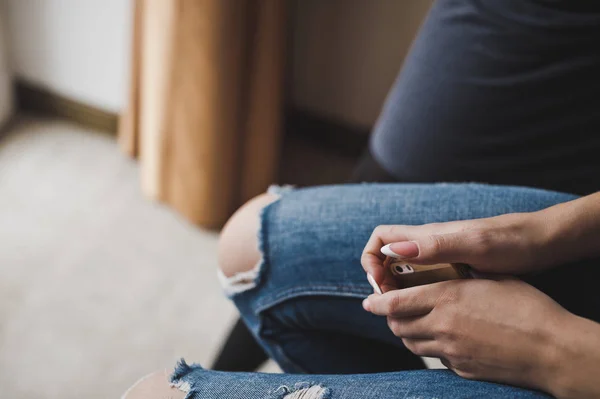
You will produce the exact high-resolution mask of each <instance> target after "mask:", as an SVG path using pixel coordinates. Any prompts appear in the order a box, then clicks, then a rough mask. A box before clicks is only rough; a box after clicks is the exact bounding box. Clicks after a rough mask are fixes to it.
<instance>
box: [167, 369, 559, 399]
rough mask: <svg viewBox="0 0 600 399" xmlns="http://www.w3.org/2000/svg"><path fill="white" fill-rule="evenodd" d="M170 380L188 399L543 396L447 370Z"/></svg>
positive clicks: (190, 372) (178, 372)
mask: <svg viewBox="0 0 600 399" xmlns="http://www.w3.org/2000/svg"><path fill="white" fill-rule="evenodd" d="M171 381H172V383H173V384H174V385H176V386H179V387H180V388H182V389H183V390H185V391H187V392H189V394H188V395H187V396H186V399H286V396H287V395H288V394H292V393H294V392H295V391H302V390H303V389H307V388H308V387H311V386H314V387H320V389H318V390H317V391H318V392H317V394H318V395H314V396H308V395H306V396H304V397H303V396H296V397H294V399H368V398H372V399H434V398H437V399H442V398H452V399H456V398H473V399H481V398H486V399H496V398H502V399H506V398H511V399H513V398H514V399H541V398H549V396H547V395H545V394H543V393H541V392H534V391H528V390H525V389H519V388H514V387H509V386H506V385H499V384H493V383H489V382H479V381H469V380H465V379H463V378H460V377H459V376H457V375H456V374H454V373H452V372H451V371H447V370H422V371H407V372H403V373H379V374H358V375H299V374H265V373H231V372H221V371H211V370H204V369H202V368H201V367H200V366H198V365H192V366H188V365H187V364H185V363H184V362H181V363H180V364H178V365H177V368H176V369H175V373H174V374H173V376H172V378H171Z"/></svg>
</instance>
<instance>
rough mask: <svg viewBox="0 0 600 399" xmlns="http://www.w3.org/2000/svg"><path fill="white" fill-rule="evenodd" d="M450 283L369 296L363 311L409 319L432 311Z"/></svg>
mask: <svg viewBox="0 0 600 399" xmlns="http://www.w3.org/2000/svg"><path fill="white" fill-rule="evenodd" d="M449 283H451V281H443V282H441V283H435V284H428V285H420V286H417V287H410V288H404V289H401V290H393V291H388V292H386V293H384V294H383V295H371V296H369V297H368V298H367V299H365V300H364V302H363V307H364V308H365V310H367V311H369V312H371V313H374V314H376V315H379V316H391V317H411V316H420V315H425V314H427V313H429V312H431V311H432V310H433V308H434V307H435V305H436V303H437V301H438V298H439V297H440V296H441V295H443V293H444V292H445V291H446V290H447V289H449Z"/></svg>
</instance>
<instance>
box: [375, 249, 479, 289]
mask: <svg viewBox="0 0 600 399" xmlns="http://www.w3.org/2000/svg"><path fill="white" fill-rule="evenodd" d="M384 265H385V267H387V268H388V269H389V270H390V272H391V273H392V275H393V276H394V280H396V283H397V284H398V288H408V287H414V286H417V285H425V284H432V283H438V282H440V281H447V280H458V279H464V278H472V276H471V273H470V269H471V268H470V267H469V266H468V265H465V264H463V263H438V264H435V265H415V264H412V263H409V262H406V261H403V260H401V259H396V258H391V257H389V256H388V257H386V259H385V262H384Z"/></svg>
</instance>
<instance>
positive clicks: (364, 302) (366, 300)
mask: <svg viewBox="0 0 600 399" xmlns="http://www.w3.org/2000/svg"><path fill="white" fill-rule="evenodd" d="M369 305H370V304H369V298H365V300H364V301H363V302H362V306H363V309H364V310H366V311H367V312H370V311H371V308H370V307H369Z"/></svg>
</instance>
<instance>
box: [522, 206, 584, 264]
mask: <svg viewBox="0 0 600 399" xmlns="http://www.w3.org/2000/svg"><path fill="white" fill-rule="evenodd" d="M529 223H530V225H531V226H532V227H531V231H533V233H534V234H535V236H536V237H535V239H534V240H535V245H533V248H534V250H535V252H536V253H537V254H538V258H539V259H538V262H539V263H540V264H541V265H543V266H544V267H551V266H556V265H560V264H565V263H569V262H571V261H573V260H576V259H574V258H573V256H575V255H574V254H572V252H573V251H572V248H573V247H574V241H576V234H575V232H572V233H569V232H570V231H571V230H573V228H572V227H573V226H571V225H570V223H569V220H568V217H566V215H564V214H562V212H561V209H560V208H557V207H550V208H546V209H543V210H541V211H537V212H533V213H531V214H530V221H529Z"/></svg>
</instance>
